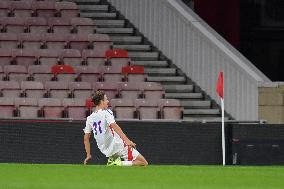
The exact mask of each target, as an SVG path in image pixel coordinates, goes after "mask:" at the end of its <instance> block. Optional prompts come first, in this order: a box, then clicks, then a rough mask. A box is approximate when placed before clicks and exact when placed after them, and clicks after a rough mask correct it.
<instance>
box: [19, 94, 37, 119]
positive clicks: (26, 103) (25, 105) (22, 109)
mask: <svg viewBox="0 0 284 189" xmlns="http://www.w3.org/2000/svg"><path fill="white" fill-rule="evenodd" d="M14 101H15V106H16V110H17V112H18V113H17V114H18V115H17V116H18V117H21V118H37V117H38V111H39V106H38V101H37V99H35V98H15V100H14Z"/></svg>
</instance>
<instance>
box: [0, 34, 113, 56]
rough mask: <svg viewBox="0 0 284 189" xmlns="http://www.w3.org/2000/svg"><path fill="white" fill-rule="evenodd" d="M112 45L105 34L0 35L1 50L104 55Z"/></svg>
mask: <svg viewBox="0 0 284 189" xmlns="http://www.w3.org/2000/svg"><path fill="white" fill-rule="evenodd" d="M112 45H113V43H112V41H111V40H110V38H109V36H108V35H106V34H88V35H85V34H52V33H45V34H29V33H21V34H18V35H17V34H3V33H0V48H1V49H17V48H22V49H27V50H31V49H53V50H56V49H57V50H61V49H78V50H80V51H82V50H84V49H94V50H95V51H96V52H97V55H101V56H102V55H104V53H105V51H106V50H108V49H110V48H111V47H112Z"/></svg>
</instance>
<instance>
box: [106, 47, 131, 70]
mask: <svg viewBox="0 0 284 189" xmlns="http://www.w3.org/2000/svg"><path fill="white" fill-rule="evenodd" d="M105 58H106V64H107V65H120V66H121V67H123V66H127V65H129V64H130V59H129V56H128V52H127V51H126V50H122V49H109V50H107V51H105Z"/></svg>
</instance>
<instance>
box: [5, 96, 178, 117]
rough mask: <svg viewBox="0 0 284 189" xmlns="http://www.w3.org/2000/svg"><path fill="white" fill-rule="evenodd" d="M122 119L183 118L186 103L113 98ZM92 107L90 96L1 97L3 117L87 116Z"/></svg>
mask: <svg viewBox="0 0 284 189" xmlns="http://www.w3.org/2000/svg"><path fill="white" fill-rule="evenodd" d="M110 104H111V107H110V108H111V109H112V111H113V113H114V116H115V117H116V118H118V119H161V118H162V119H176V120H177V119H180V118H181V115H182V111H183V109H182V107H181V104H180V102H179V101H178V100H175V99H160V100H149V99H133V100H130V99H112V100H111V101H110ZM91 111H92V107H91V106H89V105H88V103H87V101H86V99H67V98H66V99H57V98H38V99H35V98H0V117H1V118H11V117H21V118H38V117H44V118H73V119H85V118H86V116H88V115H90V113H91Z"/></svg>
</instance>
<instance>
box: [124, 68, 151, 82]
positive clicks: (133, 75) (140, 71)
mask: <svg viewBox="0 0 284 189" xmlns="http://www.w3.org/2000/svg"><path fill="white" fill-rule="evenodd" d="M122 74H123V75H124V77H125V79H124V80H125V81H128V82H144V81H145V79H146V75H145V73H144V67H143V66H124V67H122Z"/></svg>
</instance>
